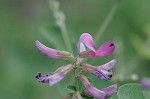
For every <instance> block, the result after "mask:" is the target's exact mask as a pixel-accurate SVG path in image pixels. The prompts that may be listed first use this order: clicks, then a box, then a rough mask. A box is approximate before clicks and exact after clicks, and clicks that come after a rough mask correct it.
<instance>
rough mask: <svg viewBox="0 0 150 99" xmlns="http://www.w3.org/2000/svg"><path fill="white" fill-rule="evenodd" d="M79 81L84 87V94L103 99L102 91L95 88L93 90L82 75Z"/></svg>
mask: <svg viewBox="0 0 150 99" xmlns="http://www.w3.org/2000/svg"><path fill="white" fill-rule="evenodd" d="M80 79H81V81H82V83H83V84H84V86H85V90H86V91H85V92H86V93H87V94H88V95H90V96H92V97H94V98H96V99H104V98H105V96H106V94H105V92H104V91H101V90H98V89H97V88H95V87H94V86H93V85H92V84H90V82H89V81H88V79H87V77H86V76H84V75H80Z"/></svg>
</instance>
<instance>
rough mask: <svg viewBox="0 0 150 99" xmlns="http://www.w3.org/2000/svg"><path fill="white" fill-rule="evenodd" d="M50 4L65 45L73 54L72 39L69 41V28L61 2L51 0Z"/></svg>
mask: <svg viewBox="0 0 150 99" xmlns="http://www.w3.org/2000/svg"><path fill="white" fill-rule="evenodd" d="M49 4H50V9H51V10H52V11H53V16H54V18H55V22H56V24H57V26H58V27H59V28H60V30H61V34H62V37H63V40H64V43H65V46H66V48H67V50H68V51H70V52H71V53H73V50H72V46H71V43H70V39H69V36H68V32H67V28H66V24H65V19H66V16H65V14H64V13H63V11H61V9H60V2H59V1H57V0H50V2H49Z"/></svg>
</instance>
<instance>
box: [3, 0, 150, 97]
mask: <svg viewBox="0 0 150 99" xmlns="http://www.w3.org/2000/svg"><path fill="white" fill-rule="evenodd" d="M49 1H50V0H0V79H1V80H0V99H62V97H63V96H64V95H65V94H66V93H67V92H69V91H70V90H68V89H67V88H66V86H67V85H68V84H71V83H74V79H73V78H72V76H71V75H72V73H69V74H68V75H67V77H66V78H65V80H63V81H61V82H60V83H59V84H57V85H55V86H52V87H50V86H49V85H48V84H40V83H38V82H37V80H36V79H35V75H36V74H37V73H38V72H42V73H45V74H46V73H49V72H53V71H55V70H56V69H57V68H58V67H60V66H63V65H66V64H67V61H66V60H53V59H49V58H47V57H46V56H44V55H42V54H41V53H40V52H39V51H38V49H37V48H36V47H35V44H34V42H35V40H37V39H38V40H40V41H41V42H42V43H43V44H45V45H47V46H49V47H52V48H56V49H60V50H68V49H67V47H66V45H65V43H64V39H63V36H62V30H61V29H60V27H59V26H58V24H56V16H54V9H53V6H52V5H51V4H50V3H49ZM58 2H59V3H60V5H59V6H60V8H59V10H60V11H62V12H63V13H64V14H65V16H66V19H65V20H64V21H65V25H66V29H67V35H68V37H69V40H70V44H71V47H72V49H73V53H74V55H76V53H77V49H76V44H77V42H78V40H79V37H80V35H81V34H82V33H84V32H87V33H90V34H91V35H92V36H93V37H98V38H97V39H96V47H98V46H99V45H100V44H102V43H104V42H105V41H114V42H115V44H116V49H115V52H114V54H112V55H110V56H107V57H103V58H98V59H88V63H91V64H93V65H100V64H103V63H105V62H108V61H110V60H111V59H113V58H115V59H117V60H118V62H117V65H116V67H115V68H114V70H113V73H114V77H113V80H112V81H110V82H103V81H101V80H99V79H97V78H95V77H94V76H91V78H92V79H93V83H94V85H95V86H96V87H98V88H103V87H106V86H108V85H110V84H113V83H117V84H123V83H128V82H139V81H140V79H141V78H143V77H150V73H149V71H150V67H149V64H150V6H149V5H150V0H58ZM56 6H58V5H56ZM58 16H59V15H58ZM59 17H60V19H61V17H63V16H61V15H60V16H59ZM99 34H100V36H97V35H99ZM94 40H95V39H94ZM69 46H70V45H69ZM114 97H115V96H114ZM114 99H117V98H114Z"/></svg>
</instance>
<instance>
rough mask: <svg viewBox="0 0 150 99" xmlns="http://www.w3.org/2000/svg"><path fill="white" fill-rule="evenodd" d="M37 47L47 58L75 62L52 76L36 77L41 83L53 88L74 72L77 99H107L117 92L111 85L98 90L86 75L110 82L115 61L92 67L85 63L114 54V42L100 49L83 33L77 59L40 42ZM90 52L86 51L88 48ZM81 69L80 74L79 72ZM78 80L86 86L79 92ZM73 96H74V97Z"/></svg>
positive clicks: (106, 43)
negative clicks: (90, 59) (87, 59)
mask: <svg viewBox="0 0 150 99" xmlns="http://www.w3.org/2000/svg"><path fill="white" fill-rule="evenodd" d="M35 44H36V47H37V48H38V49H39V50H40V51H41V52H42V53H43V54H45V55H46V56H48V57H49V58H52V59H60V58H67V59H73V62H71V63H70V64H67V65H65V66H62V67H60V68H58V69H57V70H56V71H55V72H54V73H52V74H47V75H44V74H41V73H39V74H38V75H37V76H36V79H37V80H38V81H39V82H41V83H48V84H49V85H50V86H53V85H55V84H57V83H58V82H60V81H61V80H63V78H64V77H65V76H66V75H67V73H68V72H70V71H73V72H74V75H75V80H76V85H75V86H74V89H75V90H74V91H75V92H74V93H73V94H74V97H75V99H82V97H83V96H87V97H88V98H90V99H93V98H95V99H107V98H109V97H111V96H112V95H113V94H115V93H116V91H117V85H116V84H114V85H111V86H109V87H106V88H104V89H97V88H96V87H94V85H92V83H91V82H90V81H89V80H88V78H87V77H86V76H85V75H84V74H87V73H88V74H93V75H94V76H96V77H98V78H100V79H101V80H104V81H108V80H111V78H112V68H113V67H114V66H115V64H116V60H115V59H113V60H111V61H109V62H108V63H106V64H103V65H101V66H92V65H91V64H88V63H85V62H83V60H84V59H85V58H87V57H89V58H101V57H104V56H107V55H110V54H112V53H113V52H114V49H115V45H114V43H113V42H105V43H103V44H102V45H101V46H100V47H99V48H98V49H96V48H95V45H94V41H93V38H92V36H91V35H90V34H88V33H83V34H82V35H81V36H80V39H79V42H78V43H77V49H78V55H77V56H76V57H75V56H73V55H72V54H71V53H70V52H67V51H60V50H56V49H52V48H48V47H46V46H45V45H43V44H42V43H40V42H39V41H38V40H37V41H35ZM85 46H86V47H87V48H89V50H86V47H85ZM77 69H79V72H78V71H77ZM78 80H80V81H81V82H82V84H83V85H84V90H79V88H78V87H79V85H78ZM73 94H72V96H73ZM71 98H72V97H71V96H70V98H69V96H66V97H65V99H71Z"/></svg>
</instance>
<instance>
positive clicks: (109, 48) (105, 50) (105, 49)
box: [95, 42, 115, 57]
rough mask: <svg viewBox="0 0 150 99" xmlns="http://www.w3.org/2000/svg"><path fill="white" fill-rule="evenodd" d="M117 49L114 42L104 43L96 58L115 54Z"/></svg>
mask: <svg viewBox="0 0 150 99" xmlns="http://www.w3.org/2000/svg"><path fill="white" fill-rule="evenodd" d="M114 49H115V45H114V43H113V42H105V43H103V44H102V45H101V46H100V47H99V48H98V49H97V51H96V56H95V57H103V56H107V55H110V54H112V53H113V51H114Z"/></svg>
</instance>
